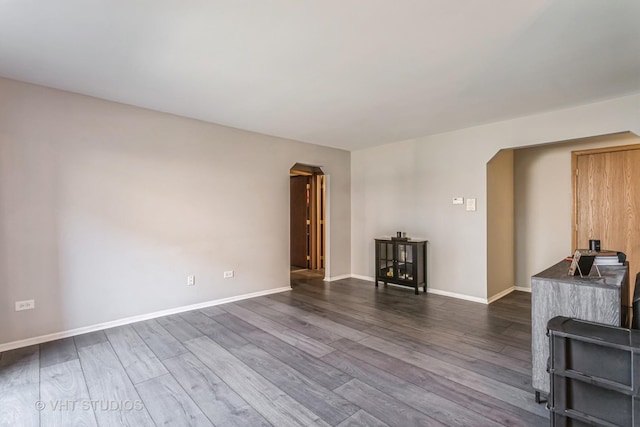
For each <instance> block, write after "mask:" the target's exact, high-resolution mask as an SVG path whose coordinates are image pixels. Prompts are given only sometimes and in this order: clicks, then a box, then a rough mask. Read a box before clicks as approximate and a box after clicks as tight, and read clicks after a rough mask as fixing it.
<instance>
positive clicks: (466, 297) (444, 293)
mask: <svg viewBox="0 0 640 427" xmlns="http://www.w3.org/2000/svg"><path fill="white" fill-rule="evenodd" d="M350 277H352V278H354V279H360V280H366V281H368V282H375V280H374V278H373V277H369V276H362V275H360V274H352V275H351V276H350ZM388 286H395V287H399V288H404V289H407V287H406V286H402V285H395V284H393V283H389V284H388ZM512 290H513V289H512ZM509 292H511V291H509ZM427 293H430V294H436V295H442V296H445V297H452V298H457V299H463V300H466V301H473V302H479V303H481V304H489V301H487V299H486V298H478V297H471V296H469V295H464V294H457V293H455V292H449V291H442V290H440V289H434V288H427ZM505 295H506V294H505ZM496 299H497V298H496Z"/></svg>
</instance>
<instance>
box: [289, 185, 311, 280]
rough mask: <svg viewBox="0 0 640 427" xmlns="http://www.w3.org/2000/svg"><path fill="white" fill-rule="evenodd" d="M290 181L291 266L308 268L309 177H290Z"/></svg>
mask: <svg viewBox="0 0 640 427" xmlns="http://www.w3.org/2000/svg"><path fill="white" fill-rule="evenodd" d="M289 179H290V181H291V184H290V186H291V191H290V194H291V200H290V203H291V208H290V209H291V265H292V266H295V267H300V268H308V267H309V265H308V259H309V185H308V184H309V177H308V176H292V177H291V178H289Z"/></svg>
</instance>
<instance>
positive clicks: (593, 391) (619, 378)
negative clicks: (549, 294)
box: [548, 316, 640, 427]
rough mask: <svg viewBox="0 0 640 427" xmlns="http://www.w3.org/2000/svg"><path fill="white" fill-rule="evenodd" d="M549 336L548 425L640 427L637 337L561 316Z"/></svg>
mask: <svg viewBox="0 0 640 427" xmlns="http://www.w3.org/2000/svg"><path fill="white" fill-rule="evenodd" d="M548 331H549V345H550V358H549V374H550V380H551V392H550V395H549V403H548V408H549V410H550V411H551V414H550V418H551V425H552V426H558V427H564V426H591V425H598V426H600V425H603V426H605V425H606V426H623V427H626V426H628V427H635V426H638V425H640V368H639V367H640V331H638V330H634V329H624V328H619V327H616V326H609V325H603V324H601V323H593V322H587V321H583V320H577V319H571V318H568V317H562V316H558V317H554V318H553V319H551V320H550V321H549V323H548Z"/></svg>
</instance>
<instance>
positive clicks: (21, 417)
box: [0, 383, 40, 427]
mask: <svg viewBox="0 0 640 427" xmlns="http://www.w3.org/2000/svg"><path fill="white" fill-rule="evenodd" d="M39 388H40V387H39V385H38V383H32V384H20V385H15V386H13V387H10V388H5V389H4V390H2V391H0V427H16V426H21V427H37V426H39V425H40V413H39V411H38V410H37V409H36V407H35V405H36V402H37V401H38V400H39V399H40V393H39Z"/></svg>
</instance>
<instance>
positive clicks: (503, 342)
mask: <svg viewBox="0 0 640 427" xmlns="http://www.w3.org/2000/svg"><path fill="white" fill-rule="evenodd" d="M530 310H531V299H530V294H527V293H523V292H514V293H512V294H510V295H508V296H506V297H505V298H503V299H501V300H499V301H497V302H495V303H493V304H491V305H489V306H487V305H483V304H478V303H472V302H467V301H461V300H457V299H452V298H447V297H443V296H439V295H433V294H427V295H424V294H420V295H414V294H413V290H412V289H410V288H407V289H399V288H395V287H388V288H385V287H382V286H381V287H380V288H378V289H376V288H375V287H374V286H373V284H372V283H370V282H364V281H361V280H357V279H345V280H341V281H338V282H333V283H323V282H322V281H321V280H318V279H300V280H296V282H295V283H294V289H293V291H290V292H284V293H280V294H274V295H270V296H266V297H260V298H255V299H251V300H244V301H239V302H235V303H230V304H226V305H219V306H215V307H210V308H207V309H203V310H199V311H191V312H186V313H182V314H179V315H173V316H167V317H163V318H159V319H154V320H148V321H145V322H140V323H136V324H132V325H127V326H121V327H117V328H112V329H109V330H106V331H100V332H94V333H91V334H86V335H81V336H77V337H74V338H66V339H63V340H58V341H54V342H50V343H46V344H41V345H39V346H37V345H36V346H32V347H27V348H22V349H18V350H13V351H9V352H5V353H3V354H2V355H0V426H12V427H13V426H37V425H41V426H67V425H86V426H96V425H99V426H117V425H131V426H146V425H170V426H180V425H189V426H190V425H216V426H270V425H272V426H277V427H280V426H299V425H302V426H308V425H318V426H329V425H330V426H341V427H345V426H403V427H404V426H432V425H433V426H501V425H504V426H538V425H540V426H542V425H547V424H548V423H549V421H548V413H547V411H546V409H545V406H544V405H542V404H540V405H539V404H536V403H535V402H534V396H533V391H532V389H531V356H530V343H531V321H530ZM38 402H41V403H38ZM37 405H42V407H43V408H37ZM38 409H41V410H38Z"/></svg>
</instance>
